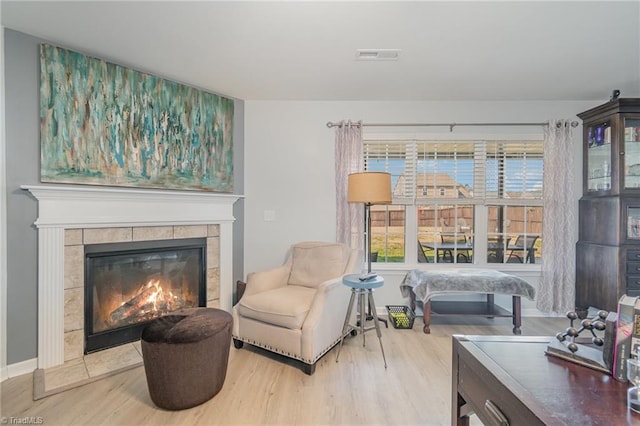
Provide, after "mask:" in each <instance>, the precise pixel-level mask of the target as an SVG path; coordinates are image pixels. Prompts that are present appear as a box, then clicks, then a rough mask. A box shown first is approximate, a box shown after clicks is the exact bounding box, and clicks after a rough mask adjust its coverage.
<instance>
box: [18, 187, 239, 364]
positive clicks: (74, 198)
mask: <svg viewBox="0 0 640 426" xmlns="http://www.w3.org/2000/svg"><path fill="white" fill-rule="evenodd" d="M21 188H22V189H25V190H28V191H29V192H30V193H31V194H32V195H33V196H34V197H35V198H36V199H37V200H38V218H37V220H36V222H35V225H36V226H37V227H38V368H49V367H54V366H56V365H60V364H62V363H64V231H65V229H77V228H106V227H129V226H132V227H133V226H168V225H202V224H219V228H220V237H219V238H220V270H219V272H220V308H221V309H224V310H227V311H230V310H231V305H232V300H231V299H232V284H231V283H232V281H233V276H232V269H233V266H232V265H233V257H232V255H233V222H234V220H235V218H234V217H233V204H234V203H235V202H236V201H237V200H238V199H239V198H242V196H241V195H232V194H220V193H211V192H198V191H170V190H166V191H165V190H142V189H132V188H114V187H98V186H80V185H23V186H21Z"/></svg>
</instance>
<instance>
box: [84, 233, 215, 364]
mask: <svg viewBox="0 0 640 426" xmlns="http://www.w3.org/2000/svg"><path fill="white" fill-rule="evenodd" d="M206 252H207V250H206V239H205V238H191V239H182V240H161V241H142V242H129V243H110V244H94V245H88V246H85V349H84V352H85V354H88V353H91V352H96V351H99V350H102V349H107V348H111V347H114V346H117V345H121V344H124V343H128V342H132V341H135V340H138V339H139V338H140V333H141V332H142V329H143V328H144V326H145V325H146V324H148V323H149V322H150V321H151V320H153V319H155V318H158V317H159V316H162V315H164V314H167V313H169V312H172V311H175V310H177V309H181V308H190V307H197V306H205V304H206V270H207V269H206Z"/></svg>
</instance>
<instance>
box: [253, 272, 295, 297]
mask: <svg viewBox="0 0 640 426" xmlns="http://www.w3.org/2000/svg"><path fill="white" fill-rule="evenodd" d="M289 268H290V267H289V266H288V265H283V266H280V267H278V268H274V269H269V270H267V271H260V272H251V273H249V274H247V284H246V289H245V291H244V294H246V295H247V296H248V295H251V294H255V293H261V292H263V291H266V290H272V289H274V288H278V287H282V286H285V285H287V278H288V277H289Z"/></svg>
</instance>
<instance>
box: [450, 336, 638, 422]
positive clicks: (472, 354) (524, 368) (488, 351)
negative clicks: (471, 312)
mask: <svg viewBox="0 0 640 426" xmlns="http://www.w3.org/2000/svg"><path fill="white" fill-rule="evenodd" d="M553 338H554V337H551V336H550V337H532V336H453V365H452V386H451V390H452V412H451V424H452V425H468V424H469V417H468V416H469V415H471V414H473V413H475V414H476V415H477V416H478V418H479V419H480V420H481V421H482V422H483V423H484V424H486V425H500V424H509V425H527V426H530V425H580V426H588V425H607V426H609V425H640V414H638V413H634V412H632V411H630V410H628V409H627V389H628V388H629V386H630V385H629V384H627V383H619V382H617V381H615V380H614V379H613V378H612V377H611V376H609V375H607V374H605V373H601V372H598V371H596V370H592V369H589V368H587V367H582V366H580V365H577V364H574V363H571V362H568V361H564V360H561V359H559V358H555V357H552V356H548V355H545V353H544V352H545V349H546V347H547V344H548V343H549V342H550V341H551V339H553ZM500 415H502V416H504V419H506V420H507V421H508V423H501V422H500V421H499V420H498V418H499V417H500Z"/></svg>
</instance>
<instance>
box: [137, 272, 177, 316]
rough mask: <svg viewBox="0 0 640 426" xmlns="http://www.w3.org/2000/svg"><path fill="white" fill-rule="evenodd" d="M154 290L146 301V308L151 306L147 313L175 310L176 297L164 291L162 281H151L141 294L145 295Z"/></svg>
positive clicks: (141, 290)
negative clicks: (145, 292)
mask: <svg viewBox="0 0 640 426" xmlns="http://www.w3.org/2000/svg"><path fill="white" fill-rule="evenodd" d="M154 288H155V291H154V292H153V293H151V294H149V296H148V297H147V299H146V301H145V302H146V306H151V308H150V309H148V310H146V312H150V311H159V310H162V311H167V310H173V308H174V305H175V302H176V297H175V296H174V295H173V293H172V292H171V291H169V292H166V291H164V289H163V288H162V285H161V284H160V280H158V279H152V280H149V282H148V283H147V284H146V285H145V286H143V287H142V288H141V289H140V293H143V292H144V291H145V290H147V289H154Z"/></svg>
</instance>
